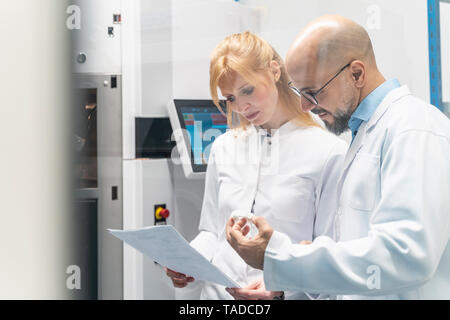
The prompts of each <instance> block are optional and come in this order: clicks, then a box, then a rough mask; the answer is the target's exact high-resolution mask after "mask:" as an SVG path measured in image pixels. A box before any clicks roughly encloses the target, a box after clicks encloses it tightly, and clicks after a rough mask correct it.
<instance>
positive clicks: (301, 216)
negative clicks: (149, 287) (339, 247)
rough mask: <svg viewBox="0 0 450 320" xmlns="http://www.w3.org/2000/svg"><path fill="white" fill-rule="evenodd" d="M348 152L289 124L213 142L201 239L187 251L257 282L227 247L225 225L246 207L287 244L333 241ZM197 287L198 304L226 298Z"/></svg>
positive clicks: (323, 135)
mask: <svg viewBox="0 0 450 320" xmlns="http://www.w3.org/2000/svg"><path fill="white" fill-rule="evenodd" d="M347 149H348V145H347V143H346V142H344V141H343V140H340V139H338V138H336V137H335V136H333V135H332V134H330V133H328V132H327V131H326V130H324V129H321V128H302V127H299V126H298V125H297V124H295V122H294V121H291V122H288V123H286V124H285V125H283V126H282V127H281V128H280V129H279V130H277V131H276V132H275V133H274V134H273V136H272V137H267V136H266V132H265V131H264V130H261V129H256V128H255V127H254V126H249V127H247V130H245V131H244V130H242V129H234V130H230V131H228V132H227V133H225V134H223V135H222V136H220V137H218V138H217V139H216V140H215V142H214V144H213V146H212V148H211V153H210V158H209V164H208V170H207V173H206V185H205V194H204V200H203V207H202V213H201V219H200V226H199V229H200V233H199V235H198V236H197V237H196V238H195V239H194V240H193V241H192V242H191V245H192V246H193V247H194V248H196V249H197V250H198V251H199V252H201V253H202V254H203V255H204V256H205V257H206V258H207V259H209V260H210V261H212V262H213V263H214V264H215V265H217V266H218V267H219V268H220V269H221V270H222V271H224V272H225V273H226V274H227V275H228V276H230V277H231V278H232V279H234V280H235V281H237V282H238V283H239V284H240V285H241V286H247V285H249V284H250V283H252V282H253V281H255V280H257V279H261V278H262V276H263V275H262V272H261V271H260V270H256V269H253V268H251V267H249V266H247V264H246V263H245V262H244V261H243V260H242V259H241V258H240V257H239V255H238V254H237V253H236V252H235V251H234V250H233V249H232V248H231V246H230V245H229V244H228V242H227V240H226V234H225V225H226V222H227V221H228V219H229V217H230V215H231V213H232V212H233V211H235V210H238V209H239V210H245V211H247V212H250V211H251V210H252V207H253V212H254V213H255V214H256V215H258V216H263V217H265V218H266V219H267V220H268V221H269V222H270V223H271V224H272V226H274V228H275V229H277V230H280V231H282V232H284V233H285V234H286V235H287V236H288V237H289V239H290V240H291V241H293V242H299V241H301V240H312V239H314V238H316V237H317V236H319V235H329V236H332V233H333V232H334V228H333V222H334V216H335V212H336V211H335V209H336V203H337V193H336V185H337V182H338V181H337V180H338V178H339V175H340V172H341V170H342V164H343V160H344V155H345V152H346V151H347ZM253 203H254V205H253ZM202 285H203V289H202V294H201V298H202V299H232V296H231V295H229V294H228V293H227V292H226V291H225V288H224V287H223V286H219V285H214V284H210V283H205V284H202ZM297 297H298V296H297Z"/></svg>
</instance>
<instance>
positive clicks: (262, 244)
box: [226, 217, 273, 270]
mask: <svg viewBox="0 0 450 320" xmlns="http://www.w3.org/2000/svg"><path fill="white" fill-rule="evenodd" d="M252 222H253V224H254V225H255V226H256V227H257V228H258V231H259V232H258V235H256V236H255V237H254V238H251V239H248V238H246V237H245V236H246V235H247V234H248V232H249V231H250V228H249V227H248V226H245V225H246V223H247V219H246V218H243V219H241V220H239V222H236V223H235V222H234V219H230V220H228V222H227V227H226V232H227V240H228V242H229V243H230V245H231V246H232V247H233V249H234V250H235V251H236V252H237V253H238V254H239V255H240V256H241V258H242V259H244V261H245V262H246V263H247V264H248V265H249V266H252V267H253V268H256V269H260V270H263V267H264V252H265V251H266V248H267V245H268V244H269V240H270V238H271V237H272V234H273V228H272V227H271V226H270V225H269V224H268V223H267V221H266V220H265V219H264V218H263V217H253V218H252ZM244 226H245V227H244Z"/></svg>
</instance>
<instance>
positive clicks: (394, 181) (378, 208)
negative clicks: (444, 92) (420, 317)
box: [264, 87, 450, 299]
mask: <svg viewBox="0 0 450 320" xmlns="http://www.w3.org/2000/svg"><path fill="white" fill-rule="evenodd" d="M339 193H340V198H339V205H338V211H337V215H336V226H335V227H336V236H337V238H338V239H339V241H338V242H336V241H334V240H332V239H331V238H329V237H325V236H324V237H318V238H317V239H315V241H314V243H313V244H312V245H309V246H297V245H294V244H293V242H292V241H291V240H290V239H289V238H288V237H287V236H285V235H283V234H282V233H279V232H274V235H273V236H272V238H271V240H270V242H269V245H268V247H267V249H266V253H265V260H264V279H265V283H266V287H267V288H268V289H271V290H279V289H284V290H302V291H306V292H311V293H328V294H338V295H343V296H342V298H350V299H365V298H369V299H376V298H381V299H434V298H438V299H440V298H442V299H450V246H449V237H450V121H449V119H447V118H446V117H445V115H443V114H442V113H441V112H440V111H439V110H438V109H437V108H435V107H433V106H431V105H429V104H427V103H425V102H423V101H421V100H419V99H417V98H415V97H413V96H412V95H411V94H410V92H409V90H408V89H407V87H401V88H398V89H394V90H392V91H391V92H390V93H389V94H388V95H387V96H386V98H385V99H384V100H383V102H382V103H381V104H380V105H379V106H378V108H377V109H376V111H375V113H374V115H373V116H372V117H371V118H370V119H369V121H368V122H367V123H363V124H362V125H361V128H360V129H359V132H358V134H357V136H356V137H355V140H354V141H353V143H352V145H351V146H350V149H349V151H348V153H347V155H346V159H345V162H344V170H343V174H342V177H341V179H340V182H339Z"/></svg>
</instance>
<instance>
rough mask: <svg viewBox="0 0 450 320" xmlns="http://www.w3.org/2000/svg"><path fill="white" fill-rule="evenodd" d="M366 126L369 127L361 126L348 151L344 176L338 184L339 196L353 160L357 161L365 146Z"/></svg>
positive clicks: (342, 175)
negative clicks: (359, 152) (356, 158)
mask: <svg viewBox="0 0 450 320" xmlns="http://www.w3.org/2000/svg"><path fill="white" fill-rule="evenodd" d="M366 125H367V123H363V124H361V127H360V129H359V131H358V134H357V135H356V137H355V139H354V140H353V142H352V144H351V145H350V148H349V149H348V151H347V154H346V155H345V159H344V166H343V170H342V174H341V177H340V179H339V182H338V191H339V194H341V191H342V186H343V184H344V180H345V177H346V176H347V172H348V169H349V167H350V165H351V164H352V162H353V160H354V159H355V157H356V155H357V154H358V151H359V150H360V149H361V148H362V146H363V142H364V137H365V135H366V130H365V128H366Z"/></svg>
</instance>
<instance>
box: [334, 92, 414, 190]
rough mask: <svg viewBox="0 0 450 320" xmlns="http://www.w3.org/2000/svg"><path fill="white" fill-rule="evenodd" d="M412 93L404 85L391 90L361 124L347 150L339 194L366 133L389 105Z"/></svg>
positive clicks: (339, 184)
mask: <svg viewBox="0 0 450 320" xmlns="http://www.w3.org/2000/svg"><path fill="white" fill-rule="evenodd" d="M410 94H411V92H410V91H409V89H408V87H407V86H403V87H400V88H397V89H394V90H392V91H391V92H389V93H388V95H387V96H386V97H385V98H384V99H383V101H382V102H381V103H380V105H379V106H378V107H377V109H376V110H375V112H374V114H373V115H372V117H371V118H370V119H369V121H368V122H365V123H363V124H361V127H360V128H359V130H358V134H357V135H356V137H355V139H354V140H353V143H352V144H351V146H350V148H349V150H348V152H347V155H346V156H345V160H344V166H343V170H342V175H341V178H340V179H339V182H338V190H339V194H340V193H341V191H342V186H343V184H344V181H345V177H346V176H347V172H348V169H349V168H350V165H351V164H352V163H353V160H354V159H355V157H356V155H357V154H358V152H359V150H361V148H362V147H363V145H364V140H365V137H366V135H367V134H368V133H369V132H370V131H371V130H372V129H373V128H374V127H375V125H376V124H377V123H378V121H379V120H380V119H381V118H382V117H383V115H384V114H385V113H386V111H387V110H388V109H389V107H390V106H391V105H392V104H393V103H395V102H396V101H398V100H399V99H401V98H403V97H405V96H407V95H410Z"/></svg>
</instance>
